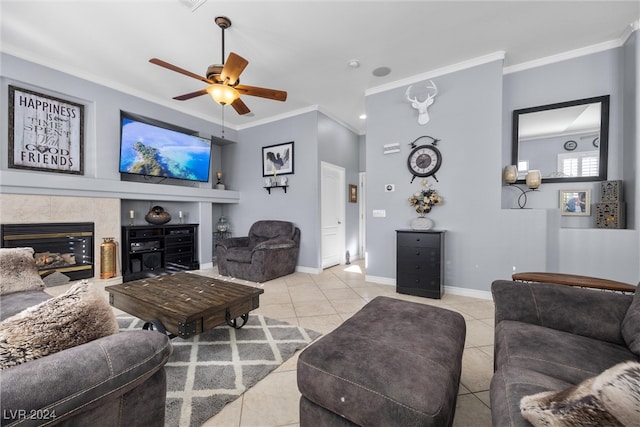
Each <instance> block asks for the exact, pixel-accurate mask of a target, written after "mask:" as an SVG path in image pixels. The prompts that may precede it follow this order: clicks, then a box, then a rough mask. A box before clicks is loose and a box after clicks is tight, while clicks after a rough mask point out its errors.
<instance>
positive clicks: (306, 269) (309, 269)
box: [296, 265, 322, 274]
mask: <svg viewBox="0 0 640 427" xmlns="http://www.w3.org/2000/svg"><path fill="white" fill-rule="evenodd" d="M296 271H297V272H299V273H307V274H320V273H322V269H321V268H314V267H303V266H301V265H298V266H296Z"/></svg>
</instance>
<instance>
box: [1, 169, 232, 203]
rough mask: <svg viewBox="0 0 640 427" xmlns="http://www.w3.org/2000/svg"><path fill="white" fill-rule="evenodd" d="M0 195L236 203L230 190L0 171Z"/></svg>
mask: <svg viewBox="0 0 640 427" xmlns="http://www.w3.org/2000/svg"><path fill="white" fill-rule="evenodd" d="M0 182H2V185H1V186H0V193H6V194H30V195H41V196H73V197H96V198H116V199H133V200H165V201H176V202H203V203H238V201H239V200H240V194H239V193H238V192H237V191H231V190H216V189H212V188H201V187H182V186H177V185H166V184H152V183H144V182H130V181H119V180H118V181H116V180H110V179H99V178H92V177H79V176H77V175H74V176H68V175H65V174H51V173H49V174H42V173H28V174H26V173H24V172H16V171H0Z"/></svg>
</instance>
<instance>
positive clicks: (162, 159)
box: [120, 111, 211, 182]
mask: <svg viewBox="0 0 640 427" xmlns="http://www.w3.org/2000/svg"><path fill="white" fill-rule="evenodd" d="M210 164H211V139H207V138H202V137H200V136H198V135H196V134H195V133H194V132H192V131H189V130H187V129H183V128H180V127H178V126H174V125H170V124H168V123H164V122H160V121H157V120H153V119H149V118H146V117H142V116H139V115H135V114H131V113H126V112H124V111H121V112H120V173H127V174H134V175H144V176H148V177H163V178H175V179H183V180H188V181H198V182H207V181H209V169H210Z"/></svg>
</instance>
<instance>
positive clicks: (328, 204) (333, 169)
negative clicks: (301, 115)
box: [320, 162, 347, 269]
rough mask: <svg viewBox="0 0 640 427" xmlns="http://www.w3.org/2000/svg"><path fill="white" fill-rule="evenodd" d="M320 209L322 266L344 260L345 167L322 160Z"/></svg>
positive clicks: (330, 265)
mask: <svg viewBox="0 0 640 427" xmlns="http://www.w3.org/2000/svg"><path fill="white" fill-rule="evenodd" d="M320 171H321V172H320V174H321V176H320V188H321V190H320V193H321V195H320V207H321V208H320V209H321V215H320V216H321V218H320V223H321V234H322V235H321V246H322V250H321V251H322V268H323V269H324V268H327V267H332V266H334V265H338V264H341V263H343V262H344V255H345V224H344V222H345V198H346V195H347V193H346V189H345V175H346V174H345V169H344V168H343V167H341V166H336V165H334V164H331V163H327V162H320Z"/></svg>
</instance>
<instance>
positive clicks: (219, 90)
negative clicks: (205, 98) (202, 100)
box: [207, 84, 240, 105]
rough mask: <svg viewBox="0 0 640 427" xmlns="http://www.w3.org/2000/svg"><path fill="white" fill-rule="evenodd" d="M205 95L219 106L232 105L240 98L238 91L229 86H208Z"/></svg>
mask: <svg viewBox="0 0 640 427" xmlns="http://www.w3.org/2000/svg"><path fill="white" fill-rule="evenodd" d="M207 93H208V94H209V95H211V98H213V100H214V101H215V102H217V103H218V104H220V105H229V104H232V103H233V101H235V100H236V99H238V98H239V97H240V94H239V93H238V91H237V90H235V89H234V88H232V87H231V86H226V85H220V84H215V85H209V86H208V87H207Z"/></svg>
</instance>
